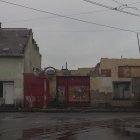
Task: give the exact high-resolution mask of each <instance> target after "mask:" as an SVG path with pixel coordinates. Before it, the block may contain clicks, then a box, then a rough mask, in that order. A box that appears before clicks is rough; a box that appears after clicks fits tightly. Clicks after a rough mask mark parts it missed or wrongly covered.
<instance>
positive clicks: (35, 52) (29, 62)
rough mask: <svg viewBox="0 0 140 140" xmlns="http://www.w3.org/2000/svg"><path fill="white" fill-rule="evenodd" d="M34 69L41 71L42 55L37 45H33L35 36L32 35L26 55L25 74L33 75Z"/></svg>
mask: <svg viewBox="0 0 140 140" xmlns="http://www.w3.org/2000/svg"><path fill="white" fill-rule="evenodd" d="M33 68H40V69H41V55H40V53H39V48H38V47H37V45H36V44H33V36H32V34H30V36H29V39H28V43H27V46H26V48H25V53H24V72H25V73H32V72H33Z"/></svg>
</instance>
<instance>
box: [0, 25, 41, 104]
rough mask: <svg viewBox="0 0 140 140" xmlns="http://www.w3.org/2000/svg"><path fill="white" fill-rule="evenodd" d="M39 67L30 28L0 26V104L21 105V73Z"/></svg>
mask: <svg viewBox="0 0 140 140" xmlns="http://www.w3.org/2000/svg"><path fill="white" fill-rule="evenodd" d="M33 68H41V55H40V53H39V47H38V46H37V44H36V42H35V40H34V39H33V33H32V30H31V29H26V28H1V27H0V105H3V104H4V105H15V106H22V105H23V95H24V94H23V93H24V91H23V90H24V87H23V73H32V71H33Z"/></svg>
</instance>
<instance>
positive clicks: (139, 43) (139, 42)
mask: <svg viewBox="0 0 140 140" xmlns="http://www.w3.org/2000/svg"><path fill="white" fill-rule="evenodd" d="M137 40H138V47H139V53H140V41H139V34H138V33H137Z"/></svg>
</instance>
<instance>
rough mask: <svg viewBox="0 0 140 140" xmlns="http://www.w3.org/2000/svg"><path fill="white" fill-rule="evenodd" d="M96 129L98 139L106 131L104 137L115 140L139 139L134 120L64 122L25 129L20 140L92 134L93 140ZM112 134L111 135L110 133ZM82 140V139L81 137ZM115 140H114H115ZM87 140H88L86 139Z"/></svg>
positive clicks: (75, 139)
mask: <svg viewBox="0 0 140 140" xmlns="http://www.w3.org/2000/svg"><path fill="white" fill-rule="evenodd" d="M97 128H98V130H99V134H98V135H100V137H101V136H102V138H104V136H103V135H102V131H100V130H103V131H105V132H106V131H107V133H105V134H104V135H108V134H110V135H112V136H113V137H115V138H116V139H117V140H118V139H119V138H120V139H119V140H122V139H123V138H125V140H127V139H129V140H139V139H140V123H138V122H137V121H136V119H135V121H134V120H127V119H126V120H119V119H115V120H108V121H99V122H97V121H96V122H91V121H85V122H84V121H82V120H80V122H79V121H77V122H76V121H75V122H68V121H64V122H61V123H58V124H55V125H50V126H49V125H48V126H47V127H37V128H30V129H25V130H23V132H22V138H21V139H20V140H23V139H24V140H27V139H28V140H31V139H37V140H38V139H42V140H43V139H53V140H79V139H78V136H79V135H80V136H82V135H83V136H84V134H86V135H88V134H89V133H90V134H91V133H92V134H93V139H94V136H95V133H96V129H97ZM110 132H113V133H110ZM83 139H84V137H83ZM116 139H115V140H116ZM87 140H88V139H87Z"/></svg>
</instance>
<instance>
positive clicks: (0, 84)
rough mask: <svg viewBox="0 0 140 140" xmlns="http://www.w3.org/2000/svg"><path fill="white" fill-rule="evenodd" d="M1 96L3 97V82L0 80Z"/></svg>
mask: <svg viewBox="0 0 140 140" xmlns="http://www.w3.org/2000/svg"><path fill="white" fill-rule="evenodd" d="M0 97H3V82H1V81H0Z"/></svg>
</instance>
